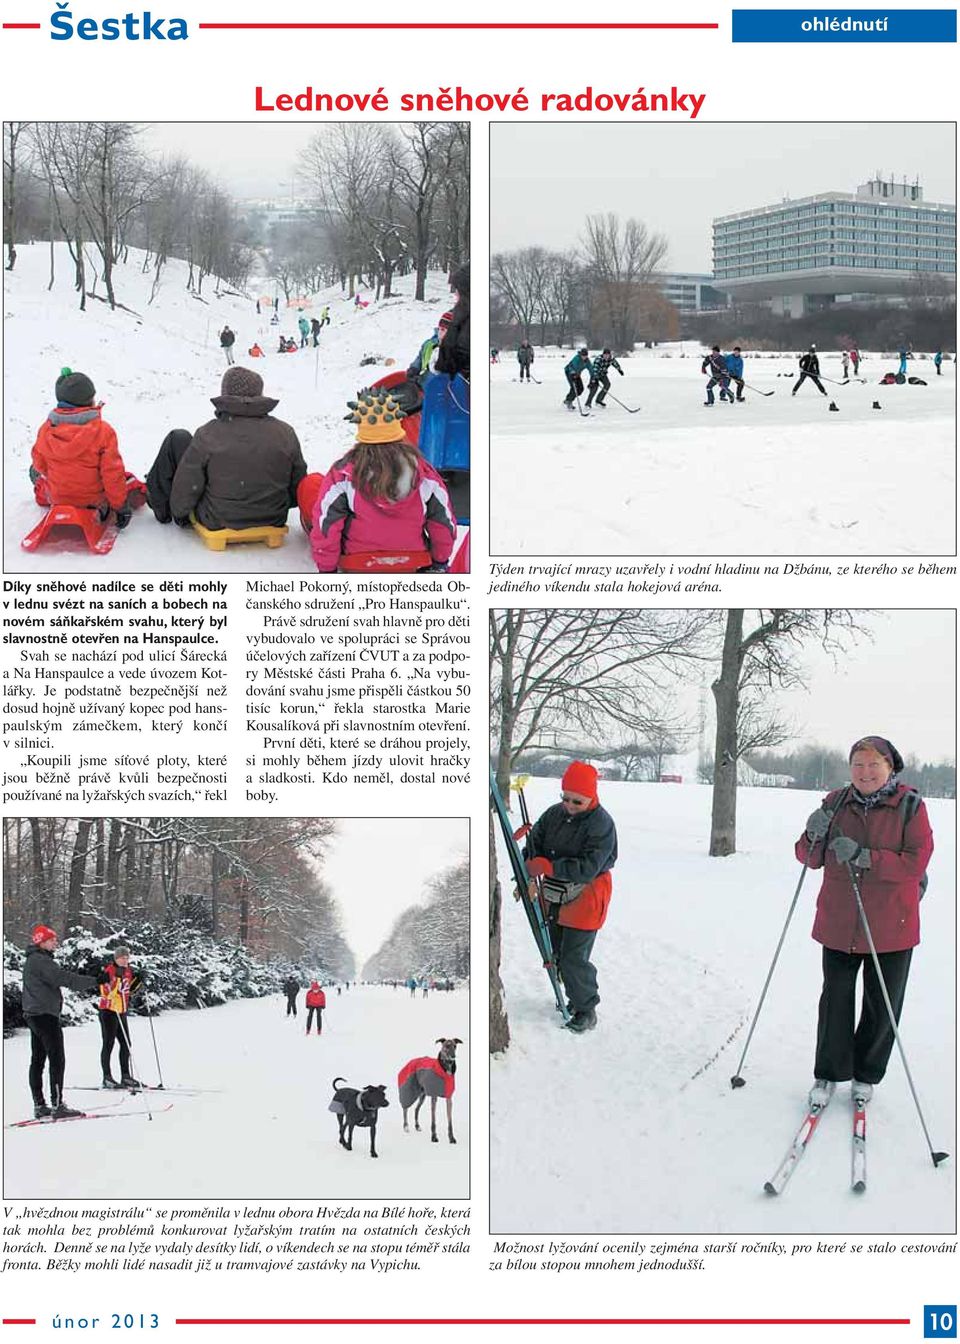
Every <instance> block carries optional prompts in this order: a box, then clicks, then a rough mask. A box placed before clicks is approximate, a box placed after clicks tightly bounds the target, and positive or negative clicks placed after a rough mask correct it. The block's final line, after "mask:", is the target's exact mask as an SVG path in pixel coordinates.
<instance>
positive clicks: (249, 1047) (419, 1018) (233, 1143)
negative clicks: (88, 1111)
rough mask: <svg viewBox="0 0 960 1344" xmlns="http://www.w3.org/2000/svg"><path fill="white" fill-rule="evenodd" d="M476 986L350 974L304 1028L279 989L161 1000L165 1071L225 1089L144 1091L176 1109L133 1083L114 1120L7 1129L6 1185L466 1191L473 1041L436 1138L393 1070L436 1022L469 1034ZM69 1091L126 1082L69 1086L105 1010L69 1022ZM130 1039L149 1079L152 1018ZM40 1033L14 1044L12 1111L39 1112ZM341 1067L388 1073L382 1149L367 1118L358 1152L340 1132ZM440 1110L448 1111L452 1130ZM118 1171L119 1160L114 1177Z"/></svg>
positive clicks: (15, 1191) (359, 1075) (40, 1191)
mask: <svg viewBox="0 0 960 1344" xmlns="http://www.w3.org/2000/svg"><path fill="white" fill-rule="evenodd" d="M467 1003H468V995H467V991H466V990H454V991H452V992H451V993H436V992H434V993H432V994H430V996H429V997H428V998H426V999H423V998H421V997H420V995H419V994H418V995H417V997H416V998H411V997H410V994H409V993H408V991H407V990H405V989H403V988H400V989H396V990H394V989H389V988H381V987H379V986H365V985H359V986H355V987H354V988H353V989H350V990H344V991H343V993H341V994H339V995H338V994H337V993H336V990H335V989H330V988H328V989H327V1010H326V1012H325V1013H324V1022H323V1034H322V1035H321V1036H316V1035H311V1036H309V1037H308V1036H306V1035H305V1034H304V1026H305V1020H306V1019H305V1014H304V1010H303V995H302V994H301V996H300V1013H299V1016H298V1017H296V1018H295V1019H294V1018H288V1017H285V1015H284V1014H285V1010H286V1000H285V999H284V997H283V996H282V995H278V996H276V997H273V998H268V999H252V1000H244V1001H241V1002H239V1003H228V1004H224V1005H223V1006H222V1007H220V1008H209V1009H207V1010H206V1011H205V1012H200V1011H193V1012H168V1013H162V1014H160V1016H159V1017H157V1019H156V1022H155V1028H156V1036H157V1043H158V1046H159V1051H160V1059H161V1063H162V1065H163V1077H164V1082H165V1084H166V1085H167V1087H169V1088H170V1089H175V1088H176V1086H177V1085H178V1084H179V1085H182V1086H184V1087H189V1086H193V1087H198V1088H210V1089H215V1090H213V1091H210V1092H203V1093H201V1094H200V1095H197V1096H183V1095H178V1094H177V1093H176V1092H175V1091H174V1090H171V1095H170V1096H169V1097H166V1098H165V1097H164V1094H163V1093H162V1092H158V1093H155V1094H152V1095H151V1097H150V1098H149V1100H150V1101H151V1102H152V1104H153V1105H154V1106H155V1107H156V1108H158V1110H159V1108H160V1107H161V1106H164V1105H166V1104H167V1102H172V1103H173V1106H172V1109H171V1110H169V1111H166V1112H162V1113H158V1114H156V1115H155V1116H154V1118H153V1121H152V1122H151V1121H150V1120H148V1119H147V1117H146V1115H142V1114H137V1115H129V1116H126V1117H125V1118H119V1117H121V1116H122V1114H123V1112H124V1111H137V1112H140V1111H143V1110H144V1109H145V1107H146V1102H147V1099H146V1098H145V1097H144V1096H142V1095H141V1096H138V1097H127V1098H125V1099H124V1100H123V1101H122V1103H121V1105H120V1106H119V1107H118V1108H116V1109H111V1110H109V1111H106V1112H104V1114H106V1115H108V1116H110V1117H111V1118H110V1119H106V1120H76V1121H67V1122H65V1123H62V1124H56V1125H38V1126H35V1127H32V1128H29V1129H8V1130H6V1132H5V1133H4V1145H3V1157H4V1191H5V1193H6V1194H7V1196H8V1197H11V1198H13V1197H16V1198H23V1199H73V1198H79V1199H82V1198H90V1199H106V1198H113V1197H115V1196H116V1193H117V1180H118V1179H120V1180H121V1182H122V1187H123V1198H124V1199H125V1200H131V1199H146V1198H150V1199H154V1198H157V1197H159V1196H162V1197H163V1198H166V1199H226V1198H233V1199H238V1198H259V1199H310V1198H314V1197H317V1196H323V1197H329V1198H360V1199H362V1198H371V1199H373V1198H407V1199H421V1198H422V1199H426V1198H438V1197H449V1198H458V1197H459V1198H463V1197H465V1196H466V1195H467V1194H468V1193H469V1191H468V1183H469V1154H470V1087H469V1079H470V1069H469V1055H468V1046H467V1045H464V1046H462V1047H461V1049H460V1058H459V1061H458V1063H459V1068H458V1071H457V1088H456V1092H455V1094H454V1108H453V1124H454V1133H455V1135H456V1138H457V1143H456V1144H450V1143H448V1142H447V1138H446V1113H445V1109H444V1104H443V1102H441V1103H440V1104H439V1106H438V1109H437V1132H438V1134H439V1135H440V1137H441V1141H440V1142H439V1143H431V1142H430V1131H429V1113H430V1107H429V1102H428V1103H427V1104H426V1105H425V1106H424V1109H423V1111H422V1112H421V1116H420V1121H421V1124H423V1122H424V1120H425V1119H426V1122H427V1127H426V1129H425V1130H424V1131H423V1132H421V1133H419V1134H417V1133H415V1132H414V1130H413V1128H412V1123H411V1129H410V1132H409V1133H408V1134H404V1133H403V1113H402V1111H401V1110H400V1106H399V1103H398V1100H397V1086H396V1084H397V1073H398V1072H399V1070H400V1069H401V1068H402V1067H403V1065H404V1064H405V1063H406V1062H407V1061H408V1060H409V1059H413V1058H415V1057H417V1056H420V1055H429V1054H434V1053H435V1052H436V1045H435V1044H434V1040H435V1038H436V1037H437V1036H460V1037H461V1038H462V1039H463V1040H464V1041H469V1034H468V1032H467V1025H468V1009H467ZM65 1036H66V1049H67V1091H66V1096H67V1100H68V1102H69V1103H70V1104H71V1105H73V1106H76V1107H79V1108H80V1109H83V1108H84V1107H86V1106H90V1107H94V1106H100V1105H103V1104H105V1103H106V1102H109V1101H111V1100H113V1098H114V1096H115V1095H116V1094H112V1093H106V1092H86V1091H74V1090H72V1089H71V1084H74V1085H80V1084H94V1085H95V1084H97V1083H98V1082H99V1080H100V1068H99V1054H100V1028H99V1024H98V1023H97V1022H91V1023H89V1024H88V1025H86V1026H82V1027H69V1028H67V1030H66V1032H65ZM133 1048H134V1055H135V1059H136V1065H137V1068H138V1069H139V1070H140V1075H139V1076H141V1077H142V1078H143V1079H144V1081H146V1082H153V1083H155V1082H156V1081H157V1074H156V1069H155V1065H154V1057H153V1049H152V1046H151V1042H150V1030H149V1023H148V1022H147V1020H146V1019H145V1018H135V1019H134V1022H133ZM29 1058H30V1042H29V1033H27V1032H18V1033H17V1035H16V1036H15V1037H13V1038H11V1039H10V1040H7V1041H4V1043H3V1068H4V1104H5V1115H4V1120H5V1122H6V1123H8V1124H9V1123H10V1122H11V1121H13V1120H18V1119H22V1118H23V1117H25V1116H27V1115H29V1114H30V1111H31V1107H30V1094H29V1090H28V1088H27V1065H28V1063H29ZM337 1076H342V1077H343V1078H345V1079H346V1081H347V1085H348V1086H352V1087H365V1086H366V1085H367V1084H368V1083H386V1084H387V1097H388V1099H389V1102H390V1105H389V1107H388V1108H387V1109H386V1110H385V1111H383V1112H381V1116H380V1123H379V1126H378V1129H377V1152H378V1154H379V1159H378V1160H377V1161H374V1160H373V1159H372V1158H371V1157H370V1155H369V1132H368V1131H367V1130H357V1131H356V1132H355V1134H354V1147H353V1152H351V1153H348V1152H346V1151H345V1150H344V1149H343V1148H341V1147H340V1145H339V1143H338V1142H337V1119H336V1116H335V1115H332V1114H330V1112H329V1111H328V1110H327V1107H328V1105H329V1102H330V1098H331V1096H332V1087H331V1084H332V1082H333V1079H334V1078H335V1077H337ZM441 1117H442V1119H443V1125H442V1128H441V1123H440V1122H441ZM118 1173H121V1174H122V1175H120V1176H119V1177H118Z"/></svg>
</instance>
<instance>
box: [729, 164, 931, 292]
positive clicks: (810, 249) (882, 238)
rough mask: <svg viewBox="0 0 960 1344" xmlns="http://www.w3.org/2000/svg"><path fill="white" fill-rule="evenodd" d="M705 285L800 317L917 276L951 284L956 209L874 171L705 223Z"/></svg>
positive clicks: (905, 285)
mask: <svg viewBox="0 0 960 1344" xmlns="http://www.w3.org/2000/svg"><path fill="white" fill-rule="evenodd" d="M713 271H714V284H715V285H717V286H718V288H720V289H723V290H725V291H726V292H727V293H728V294H729V295H730V296H731V298H733V299H734V300H736V299H742V300H746V301H748V302H751V301H759V302H768V303H769V304H770V306H771V307H772V308H774V309H775V310H776V311H778V312H784V313H789V314H790V315H792V316H794V317H798V316H800V315H801V314H802V313H803V312H805V311H807V309H809V308H811V307H822V306H824V305H828V304H831V303H834V302H836V301H837V300H838V299H844V298H861V297H875V296H878V295H896V294H903V293H904V292H906V291H907V290H909V289H910V288H912V287H915V286H916V284H917V279H918V277H927V278H929V277H939V278H940V280H941V282H943V281H947V282H948V283H950V284H952V285H954V286H955V285H956V275H957V207H956V205H943V204H939V205H938V204H933V203H931V202H926V201H924V199H923V190H922V188H921V187H920V185H919V183H907V182H906V181H904V182H902V183H901V182H894V180H893V179H892V178H891V179H889V180H886V179H883V178H881V177H879V176H877V177H875V178H873V179H871V181H869V182H865V183H863V185H862V186H860V187H858V188H857V190H856V192H854V193H849V192H841V191H829V192H825V193H824V194H823V195H820V196H805V197H804V198H803V199H801V200H796V201H791V200H785V201H782V202H780V204H779V205H766V206H762V207H761V208H760V209H757V210H742V211H740V212H739V213H737V214H735V215H723V216H721V217H720V218H719V219H715V220H714V221H713Z"/></svg>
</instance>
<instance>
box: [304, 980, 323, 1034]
mask: <svg viewBox="0 0 960 1344" xmlns="http://www.w3.org/2000/svg"><path fill="white" fill-rule="evenodd" d="M326 1006H327V996H326V994H324V992H323V990H322V989H321V988H320V982H319V981H318V980H311V981H310V988H309V989H308V990H307V1030H306V1035H307V1036H309V1035H310V1028H311V1026H312V1025H313V1015H314V1013H316V1015H317V1035H318V1036H319V1035H321V1033H322V1032H323V1010H324V1008H326Z"/></svg>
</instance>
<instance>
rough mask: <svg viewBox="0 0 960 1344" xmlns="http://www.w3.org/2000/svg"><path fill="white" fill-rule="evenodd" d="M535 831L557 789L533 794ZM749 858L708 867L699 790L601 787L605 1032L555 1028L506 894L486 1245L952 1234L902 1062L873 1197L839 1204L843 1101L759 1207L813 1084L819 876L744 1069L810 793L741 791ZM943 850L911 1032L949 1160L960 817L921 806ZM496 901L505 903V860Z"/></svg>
mask: <svg viewBox="0 0 960 1344" xmlns="http://www.w3.org/2000/svg"><path fill="white" fill-rule="evenodd" d="M527 792H528V800H529V803H530V809H531V812H532V814H533V815H534V816H536V815H537V814H538V813H539V812H541V811H542V810H543V809H544V808H545V807H546V806H548V805H549V804H550V803H551V802H553V801H554V800H555V798H556V796H557V793H558V782H557V781H556V780H531V782H530V785H529V788H528V790H527ZM739 799H740V801H739V809H738V812H739V836H738V843H739V846H740V852H739V853H738V854H736V855H734V856H732V857H730V858H727V859H711V858H709V857H708V856H707V853H706V850H707V840H708V835H709V822H710V791H709V789H707V788H704V787H701V786H698V785H690V786H683V787H676V786H669V785H658V784H611V783H605V784H603V785H602V786H601V800H602V801H603V803H604V805H605V806H606V807H607V808H608V809H609V810H610V812H611V813H612V815H613V817H614V819H615V821H616V823H617V829H618V834H619V841H620V857H619V861H618V863H617V865H616V867H615V869H614V875H613V876H614V890H613V901H612V904H611V907H610V914H609V917H608V919H607V923H606V925H605V927H604V928H603V929H602V930H601V931H600V933H599V934H598V936H597V942H596V946H595V950H594V961H595V963H596V965H597V968H598V971H599V976H600V994H601V999H602V1001H601V1004H600V1007H599V1009H598V1015H599V1019H600V1021H599V1025H598V1027H597V1029H596V1030H595V1031H593V1032H588V1033H587V1034H585V1035H583V1036H579V1037H577V1036H573V1035H571V1033H570V1032H568V1031H563V1030H562V1029H561V1028H560V1026H559V1018H558V1016H557V1013H556V1009H555V1008H554V1006H553V999H552V995H551V992H550V987H549V984H548V982H547V979H546V976H545V974H544V972H543V970H542V968H541V966H540V964H539V961H538V958H537V954H536V950H535V947H534V943H533V940H532V938H531V936H530V932H529V929H528V926H527V924H526V921H525V920H524V918H523V914H522V912H521V911H519V910H517V909H516V908H515V906H514V903H513V900H512V899H511V897H510V896H509V894H508V895H507V896H506V898H505V909H504V920H503V923H504V930H503V966H502V977H503V981H504V985H505V988H506V995H507V1008H508V1012H509V1017H510V1027H511V1031H512V1034H513V1040H512V1044H511V1045H510V1048H509V1049H508V1050H507V1051H506V1052H505V1054H504V1055H503V1056H502V1057H499V1058H497V1059H495V1060H494V1062H493V1066H492V1070H491V1145H492V1150H491V1162H492V1175H491V1224H492V1229H493V1230H494V1231H497V1232H517V1233H518V1232H541V1233H545V1232H555V1233H563V1232H565V1233H573V1232H607V1233H614V1232H624V1233H627V1232H637V1233H639V1232H686V1233H697V1232H699V1233H708V1232H729V1233H749V1232H767V1233H772V1232H820V1233H845V1232H897V1233H928V1232H952V1231H954V1230H955V1207H956V1205H955V1199H956V1192H955V1176H954V1167H953V1165H952V1163H948V1164H947V1165H945V1166H941V1167H940V1168H938V1169H936V1170H934V1168H933V1166H932V1164H931V1162H930V1158H929V1156H928V1155H927V1151H926V1147H925V1144H924V1139H923V1134H922V1131H921V1129H920V1126H919V1123H918V1120H917V1116H916V1112H915V1110H914V1107H913V1102H912V1100H911V1097H910V1093H909V1090H908V1087H907V1083H906V1079H905V1077H904V1072H903V1068H902V1066H901V1064H900V1060H899V1057H898V1056H897V1054H896V1052H894V1055H893V1058H892V1059H891V1062H890V1068H889V1072H888V1074H887V1077H886V1079H885V1080H884V1082H883V1084H882V1085H881V1086H880V1087H878V1088H877V1091H876V1094H875V1097H874V1100H873V1102H872V1103H871V1105H870V1109H869V1115H868V1124H869V1137H868V1146H869V1154H868V1180H869V1185H868V1189H867V1191H866V1193H865V1194H863V1195H860V1196H858V1195H854V1194H852V1193H851V1191H850V1185H849V1181H850V1175H849V1167H850V1127H851V1126H850V1105H849V1089H848V1088H841V1089H839V1091H838V1096H837V1099H836V1100H835V1101H834V1102H833V1103H832V1105H831V1107H830V1109H829V1110H828V1111H827V1113H826V1115H825V1116H824V1119H823V1122H822V1124H821V1126H820V1130H819V1132H818V1133H817V1134H816V1136H815V1138H814V1139H813V1141H812V1143H811V1146H810V1149H809V1151H808V1153H807V1155H806V1157H805V1158H804V1160H803V1163H802V1165H801V1167H800V1169H799V1170H798V1171H797V1173H796V1175H795V1176H794V1178H793V1181H792V1182H791V1184H790V1185H789V1186H788V1187H787V1189H786V1191H785V1192H784V1194H783V1195H782V1196H781V1197H780V1198H778V1199H771V1198H770V1197H769V1196H767V1195H765V1194H764V1192H763V1183H764V1181H765V1180H766V1179H767V1178H769V1177H770V1176H772V1174H773V1172H774V1170H775V1169H776V1167H777V1164H778V1163H779V1161H780V1159H781V1158H782V1156H783V1154H784V1152H785V1151H786V1149H787V1146H788V1143H789V1141H790V1140H791V1139H792V1137H793V1133H794V1131H795V1130H796V1128H797V1126H798V1125H799V1124H800V1120H801V1118H802V1112H803V1107H804V1102H805V1099H806V1093H807V1089H808V1087H809V1085H810V1082H811V1080H812V1073H813V1050H814V1040H815V1033H816V1014H817V1000H818V998H819V993H820V948H819V945H818V944H816V943H814V942H813V940H812V939H811V938H810V936H809V933H810V928H811V925H812V923H813V906H814V902H815V898H816V893H817V890H818V888H819V875H818V874H817V873H812V872H811V873H809V874H808V875H807V877H806V880H805V883H804V887H803V889H802V893H801V898H800V902H799V905H798V908H797V911H796V914H795V916H794V921H793V924H792V926H791V929H790V932H789V934H788V937H787V940H786V943H785V945H784V949H783V952H782V954H781V958H780V962H779V964H778V967H777V970H776V973H775V976H774V979H773V982H772V984H771V987H770V990H769V992H768V996H767V1000H766V1003H765V1005H764V1009H763V1013H762V1015H761V1017H760V1020H759V1023H758V1026H757V1030H756V1033H755V1035H754V1038H753V1042H752V1044H751V1047H750V1052H749V1054H748V1056H747V1060H746V1064H745V1066H744V1071H743V1072H744V1077H745V1078H746V1079H747V1086H746V1087H745V1088H741V1089H739V1090H737V1091H734V1090H732V1089H731V1087H730V1077H731V1075H732V1074H733V1073H734V1072H735V1071H736V1067H737V1063H738V1061H739V1058H740V1055H741V1052H742V1050H743V1043H744V1041H745V1039H746V1031H747V1028H748V1026H749V1023H750V1019H751V1017H752V1015H753V1012H754V1009H755V1006H756V1003H757V999H758V997H759V994H760V990H761V988H762V985H763V981H764V977H765V976H766V973H767V970H768V968H769V965H770V961H771V958H772V957H773V953H774V949H775V947H776V943H777V939H778V938H779V936H780V931H781V929H782V927H783V921H784V919H785V918H786V914H787V910H788V909H789V905H790V901H791V898H792V896H793V892H794V889H795V887H796V883H797V879H798V877H799V875H800V866H799V864H797V862H796V861H795V859H794V857H793V845H794V841H795V839H796V837H797V835H798V834H799V833H800V831H801V829H802V827H803V822H804V820H805V819H806V817H807V816H808V815H809V813H810V812H811V811H812V810H813V808H814V807H816V806H817V805H818V804H819V801H820V797H819V795H816V794H812V793H805V792H801V791H793V790H779V789H741V790H740V794H739ZM928 808H929V812H930V818H931V824H932V826H933V830H934V835H935V839H936V846H937V850H936V854H935V855H934V858H933V862H932V864H931V867H930V887H929V890H928V892H927V895H926V897H925V898H924V902H923V909H922V920H921V922H922V939H923V941H922V943H921V946H920V947H919V948H918V949H917V951H916V953H915V955H914V961H913V967H912V973H911V982H910V984H909V986H908V989H907V998H906V1006H905V1009H904V1013H903V1018H902V1022H901V1026H902V1035H903V1041H904V1046H905V1049H906V1051H907V1058H908V1061H909V1063H910V1068H911V1072H912V1073H913V1076H914V1081H915V1083H916V1086H917V1088H918V1091H919V1094H920V1098H921V1102H922V1104H923V1106H924V1110H925V1115H926V1119H927V1123H928V1126H929V1127H930V1130H931V1134H932V1138H933V1142H934V1146H935V1147H937V1148H946V1149H949V1150H950V1151H951V1152H953V1144H954V1139H955V1128H956V1127H955V1096H956V1081H955V1076H954V1059H955V1050H956V1044H955V1040H954V1013H953V1003H954V985H955V960H956V959H955V947H956V940H955V906H956V900H955V892H956V885H955V857H954V856H955V805H954V804H953V803H947V802H943V801H939V800H937V799H934V800H932V801H930V802H928ZM500 873H501V880H502V881H503V883H504V889H505V891H507V892H509V891H510V890H512V883H511V882H510V877H509V868H508V865H507V861H506V856H505V854H504V853H503V852H502V846H501V851H500Z"/></svg>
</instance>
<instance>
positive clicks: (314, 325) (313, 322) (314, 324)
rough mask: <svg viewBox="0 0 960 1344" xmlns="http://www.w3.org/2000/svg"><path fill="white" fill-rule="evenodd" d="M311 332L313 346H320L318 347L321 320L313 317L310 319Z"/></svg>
mask: <svg viewBox="0 0 960 1344" xmlns="http://www.w3.org/2000/svg"><path fill="white" fill-rule="evenodd" d="M310 332H311V335H312V336H313V344H314V346H318V345H319V344H320V319H319V317H312V318H311V319H310Z"/></svg>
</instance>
